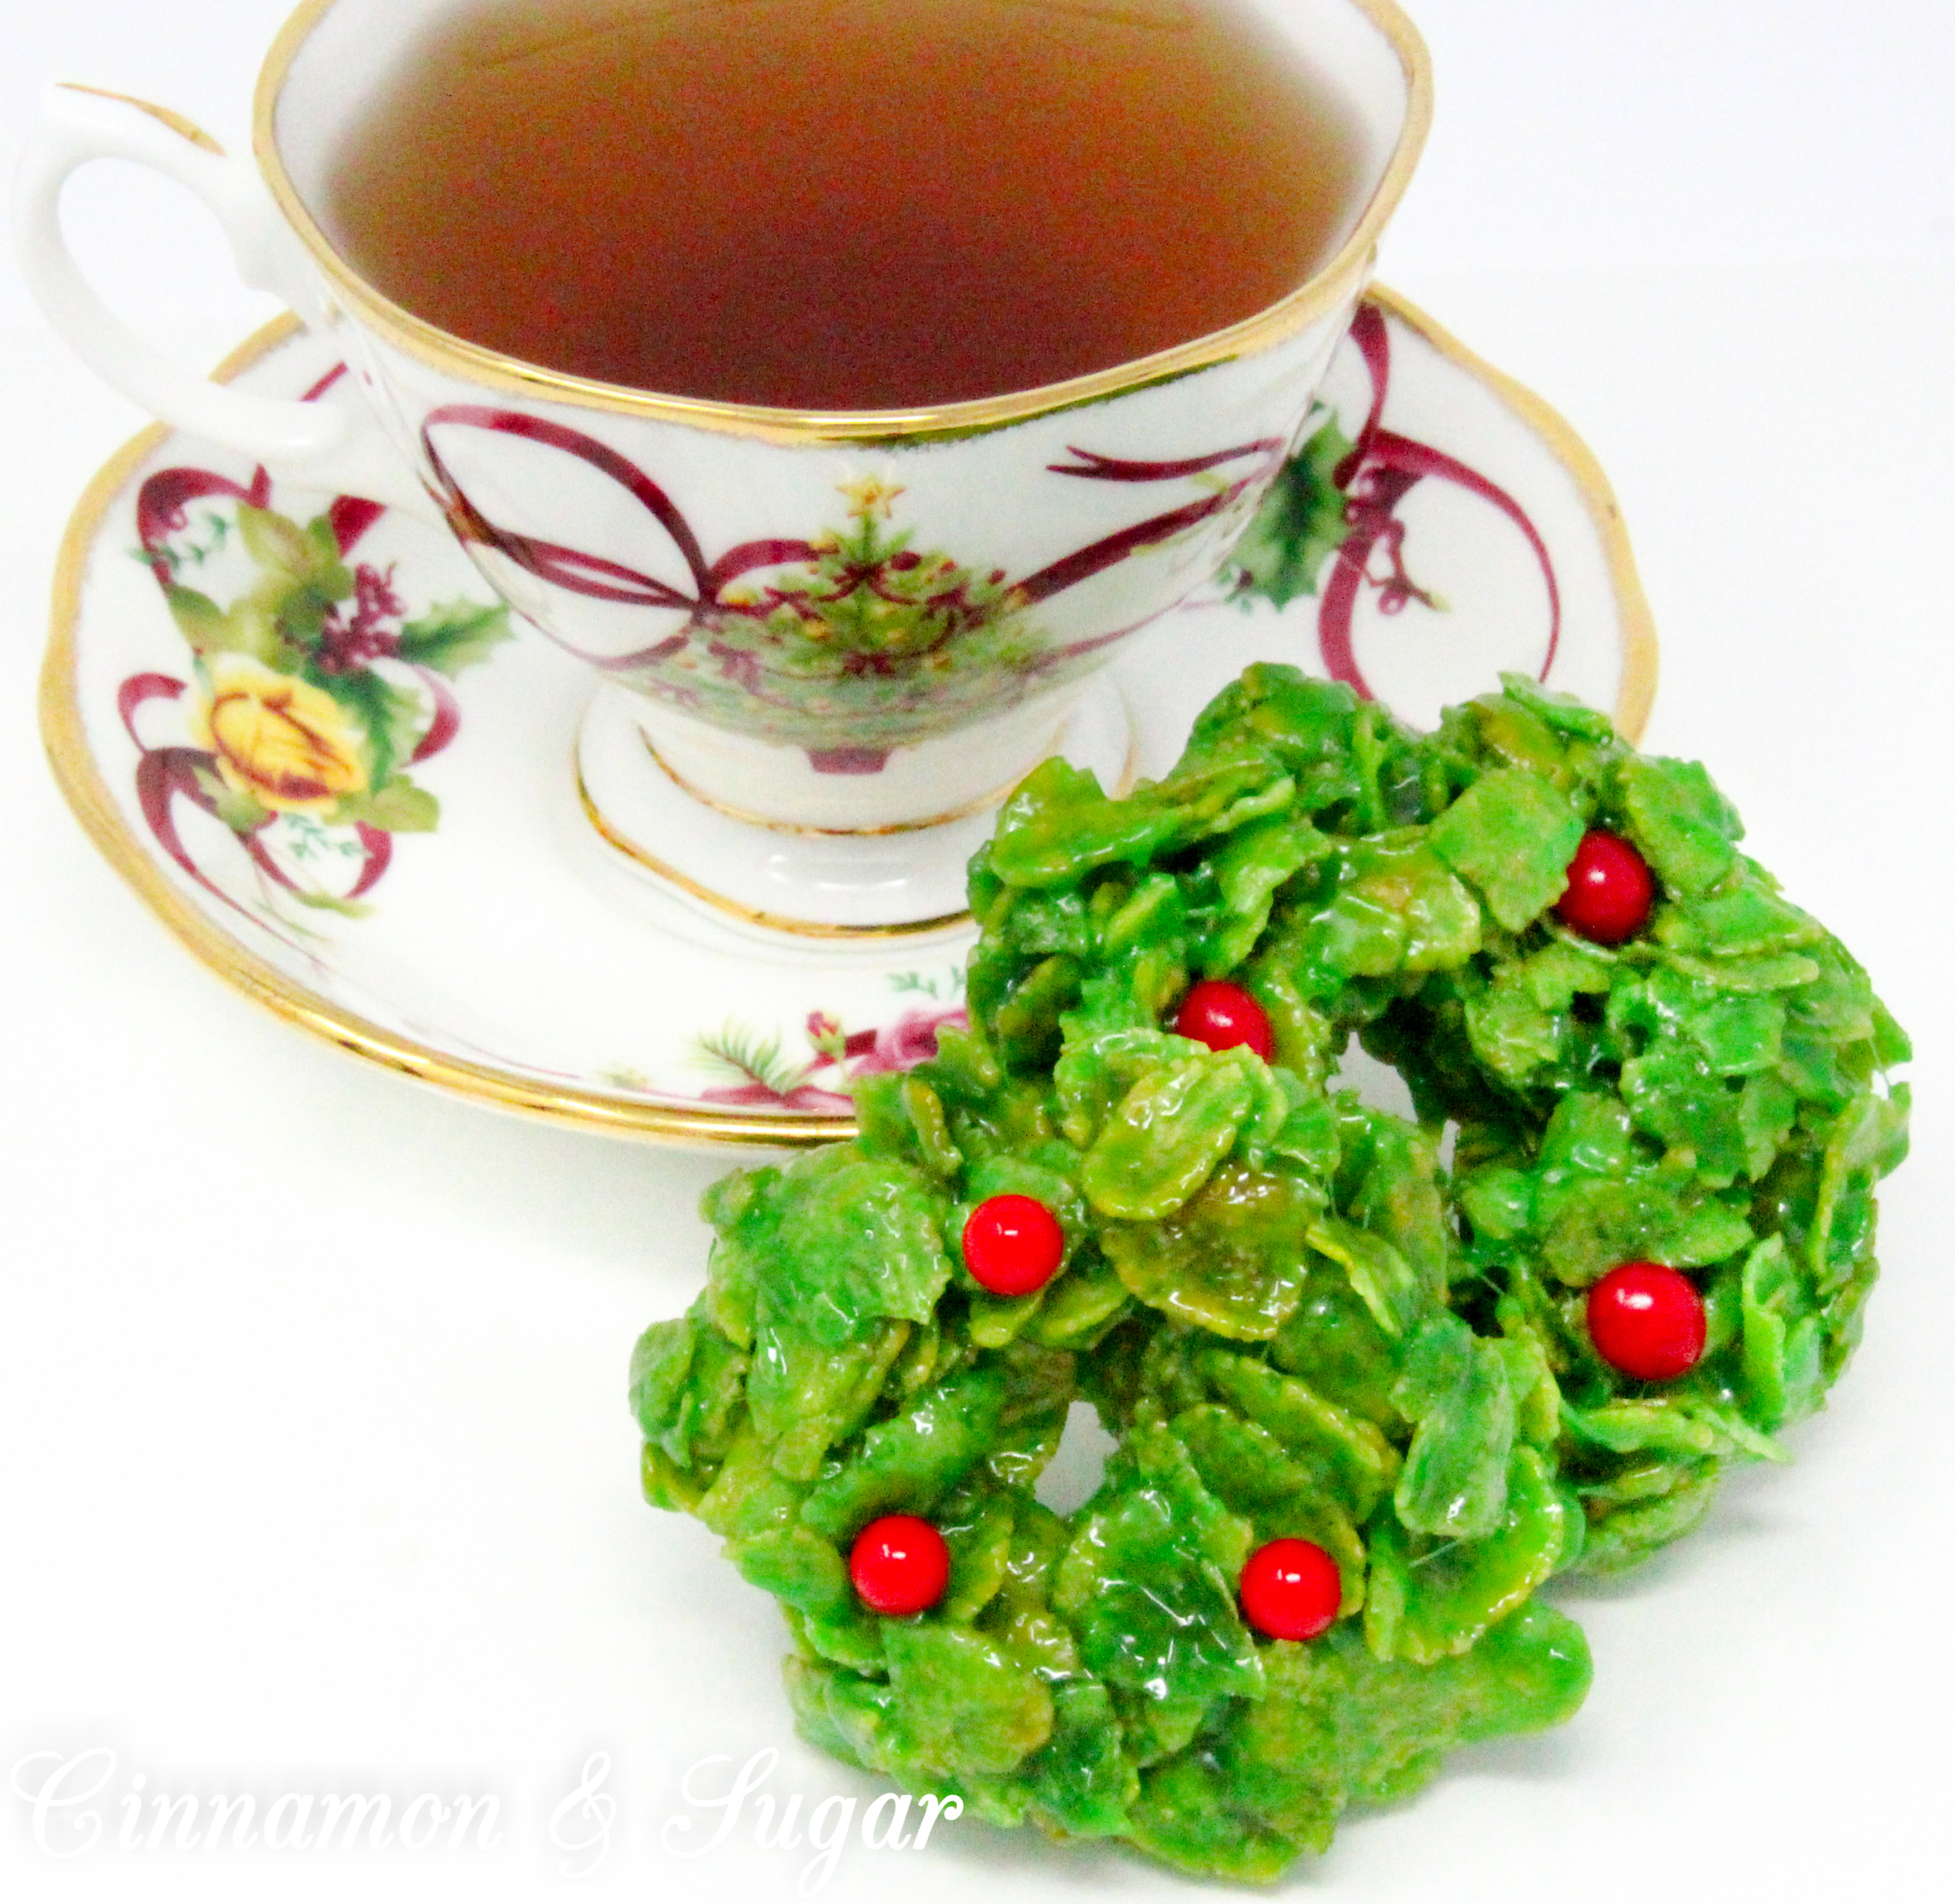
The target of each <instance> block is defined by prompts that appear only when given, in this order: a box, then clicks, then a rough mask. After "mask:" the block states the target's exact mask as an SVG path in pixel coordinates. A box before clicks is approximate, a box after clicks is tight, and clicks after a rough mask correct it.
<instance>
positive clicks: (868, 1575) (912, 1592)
mask: <svg viewBox="0 0 1955 1904" xmlns="http://www.w3.org/2000/svg"><path fill="white" fill-rule="evenodd" d="M848 1577H849V1579H851V1580H852V1581H853V1582H855V1591H856V1592H857V1593H858V1595H861V1600H862V1604H863V1605H864V1606H866V1607H867V1608H868V1609H869V1611H871V1613H891V1614H901V1613H923V1612H926V1611H928V1610H929V1608H932V1607H933V1606H935V1605H936V1603H937V1602H939V1600H941V1599H942V1598H943V1597H944V1589H945V1587H946V1586H948V1585H949V1583H950V1549H949V1548H948V1547H945V1545H944V1537H943V1536H942V1534H939V1532H938V1531H936V1529H935V1527H932V1526H931V1524H929V1521H919V1520H918V1519H917V1518H916V1515H914V1514H884V1516H883V1518H881V1520H880V1521H871V1522H870V1523H869V1524H868V1526H867V1527H864V1529H863V1530H862V1531H861V1533H860V1534H857V1535H856V1537H855V1546H854V1547H851V1548H850V1549H849V1551H848Z"/></svg>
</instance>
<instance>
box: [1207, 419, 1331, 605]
mask: <svg viewBox="0 0 1955 1904" xmlns="http://www.w3.org/2000/svg"><path fill="white" fill-rule="evenodd" d="M1351 449H1352V442H1351V439H1350V438H1349V437H1348V436H1346V435H1345V434H1344V432H1343V431H1342V430H1340V429H1339V428H1338V427H1337V424H1336V420H1335V419H1333V418H1332V417H1330V416H1328V415H1326V417H1325V418H1324V419H1323V422H1321V423H1320V425H1318V427H1317V431H1316V432H1315V434H1314V435H1312V436H1311V438H1310V440H1309V441H1307V443H1305V444H1304V446H1303V448H1301V449H1300V450H1299V451H1297V454H1295V455H1294V456H1293V457H1291V458H1290V460H1289V461H1288V462H1287V463H1285V464H1284V465H1283V467H1282V468H1281V469H1280V470H1278V471H1277V473H1276V480H1275V482H1273V483H1271V484H1270V486H1269V488H1268V492H1267V493H1265V496H1264V497H1263V499H1262V507H1261V508H1259V509H1258V510H1257V511H1256V512H1255V519H1253V520H1252V522H1250V524H1249V527H1248V529H1246V530H1245V531H1244V532H1243V534H1242V539H1241V541H1239V542H1237V543H1236V548H1235V553H1234V554H1233V556H1232V557H1231V558H1230V559H1231V561H1233V564H1234V565H1235V566H1236V568H1237V569H1238V570H1239V571H1240V573H1239V576H1238V577H1237V580H1236V587H1235V591H1234V593H1235V599H1236V600H1238V601H1243V602H1246V601H1248V600H1250V599H1251V598H1252V596H1262V597H1263V598H1264V599H1265V600H1267V601H1269V602H1271V603H1274V604H1275V606H1277V607H1278V608H1282V607H1285V606H1288V604H1289V603H1291V602H1294V600H1297V597H1298V596H1304V595H1314V594H1315V593H1317V577H1318V576H1319V575H1320V574H1322V573H1323V565H1324V564H1325V563H1326V562H1327V561H1330V558H1331V557H1332V556H1333V555H1334V554H1336V552H1337V551H1338V549H1339V548H1340V547H1342V546H1343V541H1344V538H1346V535H1349V533H1350V529H1349V525H1348V524H1347V523H1346V521H1345V519H1344V492H1343V490H1340V489H1339V487H1337V483H1336V470H1337V466H1338V464H1340V463H1341V462H1343V461H1344V459H1345V458H1346V457H1347V456H1349V454H1350V453H1351Z"/></svg>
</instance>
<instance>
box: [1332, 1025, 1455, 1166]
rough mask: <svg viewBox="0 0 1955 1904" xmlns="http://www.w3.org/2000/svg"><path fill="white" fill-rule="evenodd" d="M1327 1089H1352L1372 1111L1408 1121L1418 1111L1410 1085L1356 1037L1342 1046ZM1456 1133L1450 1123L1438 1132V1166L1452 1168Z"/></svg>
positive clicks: (1416, 1116)
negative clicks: (1341, 1055)
mask: <svg viewBox="0 0 1955 1904" xmlns="http://www.w3.org/2000/svg"><path fill="white" fill-rule="evenodd" d="M1330 1088H1331V1089H1332V1090H1333V1091H1356V1093H1357V1094H1358V1095H1359V1097H1360V1098H1361V1099H1362V1101H1364V1102H1365V1104H1369V1106H1370V1107H1372V1110H1388V1111H1390V1112H1391V1114H1392V1115H1393V1116H1394V1117H1403V1118H1404V1120H1406V1122H1407V1123H1417V1122H1418V1120H1419V1114H1418V1113H1417V1110H1414V1108H1413V1105H1412V1089H1411V1086H1410V1085H1407V1083H1406V1081H1405V1080H1404V1078H1401V1077H1400V1076H1399V1075H1398V1072H1395V1071H1394V1070H1393V1069H1392V1068H1391V1066H1390V1065H1385V1064H1381V1063H1379V1062H1378V1060H1377V1059H1375V1058H1374V1057H1373V1056H1372V1055H1371V1053H1370V1052H1368V1051H1367V1050H1365V1048H1364V1046H1362V1045H1361V1044H1359V1043H1358V1041H1357V1039H1355V1038H1353V1039H1352V1040H1351V1042H1350V1043H1349V1044H1348V1045H1347V1046H1345V1048H1344V1055H1343V1057H1342V1058H1340V1059H1339V1060H1338V1062H1337V1068H1336V1070H1335V1071H1333V1072H1332V1073H1331V1074H1330ZM1457 1136H1459V1126H1458V1125H1457V1124H1456V1123H1451V1122H1449V1123H1447V1124H1446V1128H1445V1129H1444V1130H1443V1131H1442V1132H1441V1133H1440V1143H1439V1161H1440V1169H1443V1170H1450V1169H1452V1168H1453V1139H1455V1138H1456V1137H1457Z"/></svg>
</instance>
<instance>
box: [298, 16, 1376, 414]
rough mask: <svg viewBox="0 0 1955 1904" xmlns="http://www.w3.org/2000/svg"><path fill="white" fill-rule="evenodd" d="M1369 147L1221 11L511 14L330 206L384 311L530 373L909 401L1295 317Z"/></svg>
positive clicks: (443, 60) (349, 154)
mask: <svg viewBox="0 0 1955 1904" xmlns="http://www.w3.org/2000/svg"><path fill="white" fill-rule="evenodd" d="M1351 146H1352V139H1351V131H1350V122H1349V115H1348V109H1347V108H1346V107H1345V105H1343V102H1341V101H1340V100H1339V99H1336V97H1335V96H1334V95H1332V94H1330V92H1328V91H1327V90H1326V88H1325V87H1324V86H1323V84H1322V82H1320V81H1319V80H1318V79H1317V78H1316V77H1315V76H1314V74H1313V73H1312V72H1311V70H1310V68H1309V67H1308V66H1307V64H1306V63H1304V61H1303V60H1301V58H1300V57H1299V56H1298V55H1297V53H1295V52H1294V50H1291V49H1290V48H1288V47H1286V46H1284V44H1282V43H1281V41H1280V40H1278V38H1277V37H1275V35H1274V34H1272V32H1271V31H1269V29H1268V28H1267V27H1264V26H1262V24H1260V23H1259V22H1258V21H1255V19H1253V18H1252V17H1251V16H1250V15H1248V14H1247V13H1246V11H1242V10H1241V9H1240V8H1239V5H1236V4H1232V0H690V3H689V0H490V3H489V4H481V5H475V6H473V7H471V8H467V9H466V10H464V11H461V12H460V13H458V14H457V15H455V16H454V17H453V18H451V20H450V21H448V22H446V23H444V24H442V25H441V26H439V27H437V28H436V29H435V31H434V33H433V34H432V35H431V37H430V38H429V39H428V40H426V41H425V42H424V43H423V44H422V47H420V48H419V49H418V51H417V53H416V54H415V57H414V59H413V60H412V62H411V63H410V68H409V70H406V71H405V72H404V73H402V75H401V76H399V78H398V79H396V82H394V84H393V86H392V87H391V89H389V90H386V92H383V94H382V95H380V97H378V98H377V99H376V101H375V102H374V104H373V106H372V107H371V108H370V109H369V112H368V113H367V116H366V117H365V118H364V121H362V122H361V124H360V125H359V126H358V127H357V129H356V131H355V133H354V135H353V136H352V137H351V138H350V139H349V141H348V143H347V147H346V150H344V152H343V153H342V154H341V155H340V158H339V161H338V166H337V168H336V170H335V172H334V176H332V178H331V180H330V181H329V187H328V193H327V199H326V202H325V203H324V204H323V205H320V206H319V207H318V212H319V214H320V215H321V218H322V223H323V224H324V225H325V228H326V230H327V231H328V234H329V236H330V237H331V239H332V241H333V242H334V244H335V245H336V246H337V247H338V249H339V250H340V251H341V253H342V254H343V255H344V257H346V258H347V260H348V261H349V262H351V263H352V264H353V265H354V267H355V268H356V269H357V270H359V271H360V273H361V274H362V275H363V276H365V277H366V278H367V280H368V281H369V282H370V283H373V285H375V286H376V287H377V288H379V289H380V290H382V291H383V292H384V293H386V295H387V296H389V297H391V298H392V299H393V300H394V301H395V302H397V303H399V304H400V305H403V306H405V307H406V309H409V310H410V311H412V312H415V313H416V314H417V315H419V316H421V317H423V318H427V319H428V320H429V321H431V322H433V323H435V324H437V325H440V326H441V327H442V328H444V329H445V330H448V331H453V332H454V333H456V334H457V335H460V336H461V337H464V338H469V339H470V340H472V341H474V342H477V343H479V344H486V345H488V346H490V347H491V348H495V349H497V350H499V351H505V352H507V353H509V354H512V355H513V356H516V357H522V358H524V359H525V360H528V361H530V362H532V363H536V364H544V365H548V366H549V367H552V368H554V369H557V370H567V371H570V372H574V373H577V374H579V375H581V376H584V377H595V378H597V379H599V380H603V381H606V382H608V383H622V384H629V385H632V386H636V387H638V388H640V389H645V390H657V391H660V392H662V393H666V394H668V395H675V396H695V397H706V398H713V399H719V400H721V401H725V402H743V403H755V404H772V405H780V406H787V407H791V408H794V409H829V410H835V409H898V408H907V407H916V406H928V405H934V404H939V403H945V402H955V401H958V400H960V399H966V398H971V397H979V396H992V395H997V394H1000V393H1005V392H1008V391H1012V390H1024V389H1029V388H1031V387H1033V386H1037V385H1039V384H1044V383H1055V382H1058V381H1059V380H1062V379H1064V378H1066V377H1074V376H1078V375H1081V374H1083V373H1086V372H1088V371H1092V370H1102V369H1105V368H1107V367H1111V366H1113V365H1115V364H1121V363H1124V362H1126V361H1128V360H1130V359H1133V358H1135V357H1142V356H1145V355H1146V354H1149V352H1151V351H1158V350H1162V349H1164V348H1167V347H1168V346H1170V345H1172V344H1178V343H1182V342H1184V341H1188V340H1189V339H1191V338H1197V337H1200V336H1202V335H1205V334H1206V333H1207V332H1209V331H1215V330H1219V329H1221V328H1223V327H1224V326H1226V325H1230V324H1232V323H1235V322H1238V321H1239V320H1240V319H1242V318H1246V317H1249V316H1251V315H1253V314H1254V313H1255V312H1257V311H1259V310H1260V309H1262V308H1264V307H1265V305H1269V304H1272V303H1274V302H1276V301H1277V300H1278V299H1280V298H1281V297H1282V296H1284V295H1285V294H1286V293H1288V292H1290V291H1291V290H1292V289H1294V288H1295V287H1296V286H1297V285H1298V284H1300V283H1302V282H1303V281H1304V280H1305V278H1307V276H1309V274H1310V272H1311V270H1313V269H1314V267H1316V266H1317V264H1318V263H1320V262H1321V261H1322V260H1323V257H1325V256H1326V254H1327V253H1328V251H1329V250H1330V248H1331V247H1332V246H1333V244H1334V243H1335V242H1336V239H1337V238H1338V237H1339V234H1340V231H1341V229H1342V228H1343V225H1344V224H1345V222H1346V220H1347V218H1348V217H1349V215H1350V213H1351V212H1352V210H1353V209H1355V208H1354V206H1353V204H1352V199H1353V197H1354V192H1355V180H1354V177H1353V166H1352V157H1351Z"/></svg>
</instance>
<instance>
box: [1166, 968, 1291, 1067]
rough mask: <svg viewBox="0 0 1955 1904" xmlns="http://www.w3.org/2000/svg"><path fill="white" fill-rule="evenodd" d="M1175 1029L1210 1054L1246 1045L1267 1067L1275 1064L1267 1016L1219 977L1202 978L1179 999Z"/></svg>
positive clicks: (1252, 1001) (1273, 1044)
mask: <svg viewBox="0 0 1955 1904" xmlns="http://www.w3.org/2000/svg"><path fill="white" fill-rule="evenodd" d="M1175 1030H1177V1031H1178V1032H1179V1033H1181V1036H1183V1037H1184V1038H1192V1039H1194V1041H1195V1042H1196V1043H1197V1044H1202V1045H1206V1046H1207V1047H1208V1049H1210V1051H1230V1050H1233V1049H1234V1048H1235V1047H1236V1046H1237V1045H1246V1046H1249V1049H1250V1050H1252V1052H1255V1055H1257V1056H1258V1057H1259V1058H1260V1059H1262V1062H1264V1063H1265V1064H1266V1065H1273V1064H1274V1063H1275V1062H1276V1039H1275V1034H1274V1033H1272V1032H1271V1030H1270V1029H1269V1014H1268V1012H1266V1011H1265V1010H1263V1008H1262V1007H1261V1006H1260V1005H1259V1004H1257V1003H1256V1001H1255V1000H1254V999H1253V998H1252V997H1250V996H1249V994H1248V993H1247V992H1246V991H1243V989H1242V987H1241V986H1239V985H1232V984H1230V983H1229V982H1228V981H1227V980H1226V979H1222V978H1204V979H1203V980H1202V981H1200V984H1197V985H1195V986H1194V987H1192V988H1191V989H1190V991H1189V992H1188V996H1187V997H1185V998H1184V999H1183V1000H1181V1010H1180V1012H1179V1013H1178V1015H1177V1016H1176V1017H1175Z"/></svg>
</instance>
